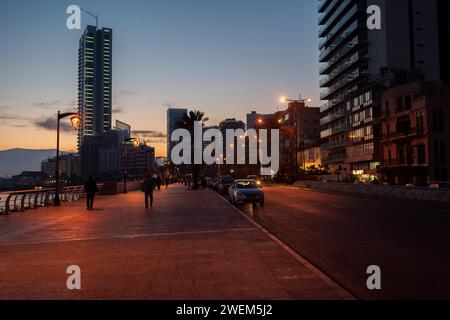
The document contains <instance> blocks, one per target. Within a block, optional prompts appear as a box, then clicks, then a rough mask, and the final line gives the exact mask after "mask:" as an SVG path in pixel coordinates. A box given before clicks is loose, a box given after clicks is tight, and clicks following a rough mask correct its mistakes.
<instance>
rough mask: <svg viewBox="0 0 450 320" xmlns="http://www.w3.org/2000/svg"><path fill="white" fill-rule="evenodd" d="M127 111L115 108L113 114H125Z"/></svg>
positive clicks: (119, 107)
mask: <svg viewBox="0 0 450 320" xmlns="http://www.w3.org/2000/svg"><path fill="white" fill-rule="evenodd" d="M124 112H125V109H124V108H123V107H121V106H116V107H114V108H113V113H116V114H119V113H124Z"/></svg>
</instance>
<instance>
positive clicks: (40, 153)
mask: <svg viewBox="0 0 450 320" xmlns="http://www.w3.org/2000/svg"><path fill="white" fill-rule="evenodd" d="M55 153H56V150H51V149H48V150H47V149H44V150H42V149H41V150H32V149H9V150H3V151H0V177H3V178H5V177H9V176H12V175H16V174H20V173H21V172H22V171H40V170H41V161H42V160H44V159H47V158H48V157H51V156H54V155H55Z"/></svg>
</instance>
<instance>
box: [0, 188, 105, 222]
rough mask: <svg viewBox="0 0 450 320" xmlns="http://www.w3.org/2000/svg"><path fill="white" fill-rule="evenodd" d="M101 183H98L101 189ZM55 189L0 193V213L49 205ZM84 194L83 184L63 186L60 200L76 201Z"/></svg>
mask: <svg viewBox="0 0 450 320" xmlns="http://www.w3.org/2000/svg"><path fill="white" fill-rule="evenodd" d="M102 186H103V185H102V184H99V185H98V187H99V189H101V187H102ZM54 196H55V189H33V190H21V191H11V192H1V193H0V215H5V214H9V213H11V212H17V211H25V210H27V209H35V208H39V207H45V206H49V205H51V204H52V203H53V198H54ZM85 196H86V194H85V192H84V187H83V186H71V187H64V188H62V190H61V192H60V197H61V201H64V202H69V201H76V200H79V199H81V198H84V197H85Z"/></svg>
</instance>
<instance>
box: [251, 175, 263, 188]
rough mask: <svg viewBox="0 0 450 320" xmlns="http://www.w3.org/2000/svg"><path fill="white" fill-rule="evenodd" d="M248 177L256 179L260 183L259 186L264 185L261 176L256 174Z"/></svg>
mask: <svg viewBox="0 0 450 320" xmlns="http://www.w3.org/2000/svg"><path fill="white" fill-rule="evenodd" d="M247 179H249V180H255V181H256V183H257V184H258V186H262V183H263V181H262V179H261V178H260V177H258V176H256V175H250V176H247Z"/></svg>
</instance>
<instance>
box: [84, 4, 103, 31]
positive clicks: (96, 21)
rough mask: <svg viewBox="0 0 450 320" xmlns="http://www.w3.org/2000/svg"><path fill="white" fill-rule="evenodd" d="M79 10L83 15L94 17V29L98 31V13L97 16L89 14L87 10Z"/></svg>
mask: <svg viewBox="0 0 450 320" xmlns="http://www.w3.org/2000/svg"><path fill="white" fill-rule="evenodd" d="M80 10H81V11H83V12H84V13H86V14H88V15H90V16H91V17H94V19H95V28H96V29H98V16H99V14H98V13H97V14H94V13H91V12H89V11H87V10H84V9H83V8H80Z"/></svg>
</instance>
